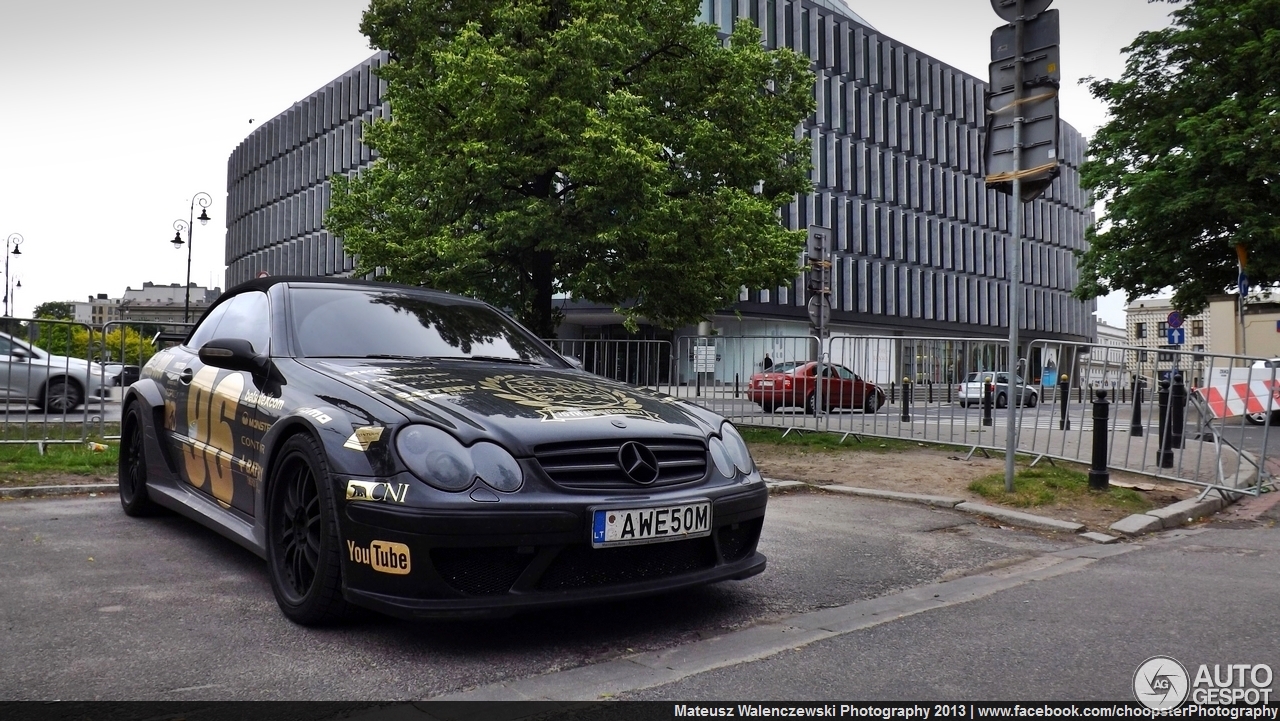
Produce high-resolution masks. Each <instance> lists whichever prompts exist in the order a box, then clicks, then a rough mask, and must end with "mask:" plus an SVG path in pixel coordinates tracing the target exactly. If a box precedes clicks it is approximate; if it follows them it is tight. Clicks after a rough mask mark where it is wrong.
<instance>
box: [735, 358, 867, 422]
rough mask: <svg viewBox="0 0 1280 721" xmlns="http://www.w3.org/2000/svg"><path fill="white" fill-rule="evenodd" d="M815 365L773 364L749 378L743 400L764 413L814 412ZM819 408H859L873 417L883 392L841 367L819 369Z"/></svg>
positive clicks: (823, 366) (815, 393)
mask: <svg viewBox="0 0 1280 721" xmlns="http://www.w3.org/2000/svg"><path fill="white" fill-rule="evenodd" d="M817 376H818V364H817V363H816V362H814V361H798V362H787V363H775V364H774V365H773V367H772V368H770V369H769V370H767V371H765V372H763V373H756V374H755V375H753V376H751V382H750V383H749V384H748V386H747V398H748V399H750V400H751V402H753V403H759V404H760V407H761V408H763V409H764V412H765V413H772V412H773V411H774V409H775V408H781V407H782V406H803V407H804V410H805V413H810V414H812V413H815V412H816V411H817V408H818V393H817V390H818V382H817V380H818V378H817ZM822 378H823V380H822V405H823V408H824V409H826V410H831V409H833V408H861V409H862V411H863V412H864V413H875V412H876V411H877V410H879V409H880V406H883V405H884V391H882V390H880V387H879V386H877V385H876V384H874V383H871V382H870V381H864V380H862V379H861V378H859V377H858V375H857V374H855V373H854V372H853V371H851V370H849V369H848V368H845V367H844V366H841V365H835V364H832V363H824V364H823V365H822Z"/></svg>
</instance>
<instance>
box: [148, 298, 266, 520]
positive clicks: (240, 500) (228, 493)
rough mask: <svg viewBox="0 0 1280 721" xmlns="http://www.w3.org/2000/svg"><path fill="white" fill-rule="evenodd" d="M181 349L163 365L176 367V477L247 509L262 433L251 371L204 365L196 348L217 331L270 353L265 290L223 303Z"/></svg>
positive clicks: (251, 500)
mask: <svg viewBox="0 0 1280 721" xmlns="http://www.w3.org/2000/svg"><path fill="white" fill-rule="evenodd" d="M214 312H216V313H218V315H217V317H215V316H214V313H213V312H211V313H210V315H209V317H207V318H206V319H205V321H204V322H203V323H201V325H200V327H199V328H197V329H196V332H195V333H193V334H192V335H191V338H190V339H189V340H188V341H187V343H186V345H184V346H183V347H182V348H181V349H180V351H179V352H180V355H179V356H178V360H177V362H175V363H172V364H171V365H170V368H171V369H173V371H174V372H176V373H177V374H178V389H179V390H178V393H177V396H176V399H175V400H176V405H177V408H176V416H177V419H176V420H177V422H176V426H177V429H176V433H175V435H174V439H175V441H176V444H177V446H178V448H179V450H180V453H181V462H180V467H181V469H182V471H181V473H182V477H183V480H185V481H186V482H187V483H189V484H191V486H192V487H194V488H195V489H197V490H199V491H200V492H202V493H204V494H206V495H209V496H211V497H212V498H213V499H214V500H216V501H217V502H218V503H220V504H222V505H223V506H226V507H231V508H235V509H236V510H238V511H241V512H243V513H246V514H248V515H253V513H254V489H255V487H256V486H257V480H258V470H259V461H258V458H259V457H260V453H259V451H260V449H261V447H262V432H261V430H259V427H260V423H259V421H258V409H257V402H256V399H257V396H258V393H257V392H255V391H256V387H255V381H254V378H253V377H252V375H251V374H250V373H247V372H245V371H232V370H227V369H224V368H216V367H214V366H209V365H205V364H204V363H203V362H201V361H200V356H199V349H200V347H201V346H203V345H204V344H205V343H207V342H209V341H211V340H214V339H221V338H241V339H245V340H248V341H249V342H250V343H251V344H253V347H254V350H255V351H260V352H269V351H270V348H269V339H270V314H269V312H268V304H267V298H266V294H265V293H262V292H259V291H250V292H245V293H241V294H239V295H237V296H236V297H234V298H232V299H230V300H228V301H227V302H225V303H222V304H221V305H219V306H218V307H217V308H215V309H214Z"/></svg>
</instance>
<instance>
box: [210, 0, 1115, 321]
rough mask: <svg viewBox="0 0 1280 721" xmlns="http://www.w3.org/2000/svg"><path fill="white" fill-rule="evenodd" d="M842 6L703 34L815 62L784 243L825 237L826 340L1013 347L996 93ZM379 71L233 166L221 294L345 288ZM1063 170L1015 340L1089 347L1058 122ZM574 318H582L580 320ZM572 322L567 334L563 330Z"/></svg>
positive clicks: (1034, 206)
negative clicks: (329, 284)
mask: <svg viewBox="0 0 1280 721" xmlns="http://www.w3.org/2000/svg"><path fill="white" fill-rule="evenodd" d="M843 8H844V6H843V4H841V3H839V2H835V1H834V0H820V1H819V2H811V1H810V0H704V2H703V3H702V6H701V12H700V18H699V19H700V21H701V22H706V23H709V24H713V25H715V26H717V27H718V28H720V30H721V31H722V32H725V33H727V32H728V31H729V29H731V28H732V26H733V23H734V22H739V21H741V22H753V23H756V24H758V25H759V26H761V27H762V29H763V30H764V33H763V34H764V41H765V43H766V44H767V45H769V46H770V47H775V46H777V45H785V46H786V47H790V48H794V49H797V50H800V51H802V52H804V53H806V54H807V55H808V57H810V58H811V59H812V61H813V64H812V68H813V70H814V73H815V75H816V82H815V83H814V89H813V92H814V99H815V101H816V109H815V111H814V113H813V115H811V116H810V117H809V118H807V119H806V120H805V121H804V122H802V123H801V125H800V126H799V127H798V128H797V133H799V134H800V135H801V136H802V137H804V138H805V139H806V140H808V141H809V144H810V148H811V153H812V161H813V170H812V173H811V179H812V181H813V185H814V190H813V192H812V193H810V194H808V195H805V196H803V197H799V198H797V199H796V201H795V202H793V203H791V204H790V205H788V206H786V207H784V208H783V209H782V212H781V214H780V217H781V222H782V223H783V224H784V225H786V226H787V227H789V228H793V229H803V228H807V227H808V226H810V225H823V226H826V227H829V228H831V230H832V235H833V237H834V252H835V257H834V258H833V260H834V262H833V272H832V280H833V288H832V291H833V298H834V300H835V304H836V309H835V311H834V312H833V313H832V322H833V325H834V326H835V327H837V328H839V329H843V331H844V332H886V331H902V332H906V333H909V334H930V335H940V334H948V335H965V336H977V337H983V336H986V337H993V338H995V337H1002V336H1006V335H1007V333H1008V330H1007V329H1008V322H1009V319H1008V317H1007V307H1008V305H1007V304H1008V294H1009V278H1008V275H1007V268H1008V265H1009V264H1008V260H1009V259H1008V258H1007V257H1006V256H1007V249H1008V247H1009V241H1010V238H1009V228H1010V219H1011V218H1010V203H1009V198H1008V196H1006V195H1002V194H999V193H996V192H995V191H992V190H988V189H987V188H986V185H985V183H984V181H983V176H982V169H981V158H982V151H983V142H984V137H983V131H982V130H983V122H984V107H983V103H984V92H985V89H986V84H985V83H984V82H983V81H982V80H979V79H978V78H975V77H973V76H970V75H966V74H964V73H962V72H960V71H958V70H956V69H954V68H952V67H950V66H948V65H946V64H944V63H942V62H940V61H938V60H937V59H935V58H933V57H930V56H929V55H926V54H924V53H922V52H919V51H917V50H915V49H913V48H910V47H907V46H906V45H903V44H902V43H899V42H897V41H896V40H893V39H892V38H889V37H886V36H884V35H881V34H879V33H878V32H876V31H875V30H874V29H873V28H871V27H869V26H867V25H866V24H865V23H864V22H862V21H861V19H860V18H858V17H857V16H856V15H854V14H853V13H852V12H851V11H847V10H842V9H843ZM385 61H386V56H385V54H379V55H376V56H374V57H372V58H370V59H369V60H368V61H366V62H365V63H363V64H361V65H360V66H358V67H356V68H354V69H352V70H351V71H350V72H348V73H346V74H345V75H343V76H342V77H341V78H338V79H336V80H334V81H333V82H332V83H330V84H329V85H327V86H326V87H325V88H323V89H321V90H319V91H317V92H316V93H314V94H312V95H311V96H310V97H309V98H307V99H306V100H303V101H301V102H299V103H297V104H295V105H294V107H293V108H291V109H290V110H288V111H286V112H284V113H282V114H281V115H279V116H277V117H276V118H273V119H272V120H271V121H269V122H267V123H264V124H263V125H262V126H261V127H259V128H258V129H257V130H256V131H255V132H254V133H253V134H252V135H250V136H249V137H248V138H247V139H246V140H245V141H244V142H243V143H242V144H241V145H240V147H238V148H237V149H236V150H235V152H233V153H232V155H231V159H230V161H229V163H228V208H229V210H230V213H229V216H230V220H229V226H228V232H227V246H226V248H227V250H226V253H227V266H228V267H227V284H228V285H229V286H230V285H234V284H235V283H238V282H241V281H244V280H247V279H250V278H252V277H254V276H255V275H256V274H257V273H258V272H259V271H264V270H265V271H267V272H269V273H272V274H273V275H274V274H285V273H289V274H300V275H342V274H346V273H349V272H350V271H351V270H352V268H353V267H354V259H353V258H352V257H351V256H349V255H346V254H345V253H344V252H343V250H342V244H341V242H340V240H339V239H337V238H334V237H333V236H332V235H330V234H328V233H327V232H326V231H325V230H324V229H323V227H322V220H323V215H324V210H325V208H327V207H328V200H329V183H328V180H327V178H328V177H329V175H331V174H333V173H349V172H352V171H354V170H358V169H359V168H361V167H363V166H365V165H367V164H368V163H369V162H371V161H372V159H373V158H372V155H371V153H370V152H369V149H368V148H366V147H365V146H364V145H363V144H361V143H360V133H361V127H362V125H363V123H364V122H368V121H371V120H372V119H373V118H374V117H388V116H389V112H390V110H389V107H388V106H387V104H386V103H385V102H384V101H383V100H382V90H383V86H382V84H381V83H380V82H379V81H378V79H377V77H376V76H375V75H373V74H372V70H373V69H375V68H376V67H378V66H379V65H381V64H382V63H383V62H385ZM1060 137H1061V147H1060V149H1059V150H1060V153H1061V157H1062V161H1063V162H1062V170H1061V173H1060V175H1059V177H1058V178H1057V179H1056V180H1055V181H1054V182H1053V184H1052V186H1051V187H1050V188H1049V190H1048V191H1047V192H1046V193H1045V194H1044V195H1043V196H1042V197H1041V198H1040V199H1037V200H1035V201H1033V202H1030V203H1025V204H1023V205H1022V213H1023V224H1024V228H1025V232H1024V240H1023V242H1022V244H1021V254H1022V258H1021V261H1022V278H1021V286H1020V287H1021V292H1022V301H1023V315H1022V318H1021V319H1020V321H1021V322H1020V326H1021V327H1022V328H1023V329H1025V330H1026V331H1028V336H1029V337H1038V338H1064V339H1087V338H1091V337H1093V334H1094V327H1093V323H1094V320H1093V316H1092V311H1093V308H1094V305H1093V303H1092V302H1081V301H1077V300H1075V299H1073V298H1071V297H1070V293H1071V290H1072V289H1073V288H1074V287H1075V286H1076V283H1077V281H1078V279H1079V273H1078V270H1077V267H1076V260H1075V255H1074V253H1075V252H1076V251H1079V250H1083V249H1084V248H1085V241H1084V231H1085V228H1086V227H1087V226H1088V225H1089V224H1091V223H1092V221H1093V217H1092V212H1091V210H1090V205H1091V203H1090V200H1089V198H1088V195H1087V194H1086V193H1085V192H1084V191H1083V190H1082V189H1081V188H1080V186H1079V174H1078V169H1079V165H1080V163H1081V162H1082V161H1083V158H1084V151H1085V144H1086V142H1085V139H1084V138H1083V137H1082V136H1081V135H1080V134H1079V133H1078V132H1076V130H1075V129H1074V128H1071V127H1070V126H1069V125H1067V124H1065V123H1063V124H1062V125H1061V128H1060ZM803 282H804V280H803V277H802V276H801V275H800V274H799V271H797V277H796V279H795V281H794V282H793V283H792V284H790V285H788V286H783V287H778V288H750V289H744V292H743V294H742V295H741V296H740V297H741V298H742V300H741V301H740V302H739V303H738V304H737V306H735V308H734V310H736V311H738V312H739V313H741V314H743V315H744V316H748V317H755V318H760V319H775V320H777V321H799V320H804V319H806V318H807V314H806V311H805V307H804V306H805V301H806V298H805V292H804V286H803ZM570 312H572V311H570ZM570 320H571V319H570Z"/></svg>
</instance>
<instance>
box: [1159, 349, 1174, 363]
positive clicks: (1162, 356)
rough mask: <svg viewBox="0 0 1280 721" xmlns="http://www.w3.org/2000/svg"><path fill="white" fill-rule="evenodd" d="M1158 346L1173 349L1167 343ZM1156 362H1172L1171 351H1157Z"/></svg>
mask: <svg viewBox="0 0 1280 721" xmlns="http://www.w3.org/2000/svg"><path fill="white" fill-rule="evenodd" d="M1160 347H1161V348H1168V349H1169V350H1172V349H1173V346H1168V345H1162V346H1160ZM1156 362H1157V363H1172V362H1173V353H1171V352H1169V351H1164V350H1162V351H1160V352H1159V353H1157V354H1156Z"/></svg>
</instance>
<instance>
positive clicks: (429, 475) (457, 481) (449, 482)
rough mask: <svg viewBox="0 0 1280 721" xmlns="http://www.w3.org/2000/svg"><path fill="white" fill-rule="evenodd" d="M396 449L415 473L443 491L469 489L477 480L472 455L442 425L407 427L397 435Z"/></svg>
mask: <svg viewBox="0 0 1280 721" xmlns="http://www.w3.org/2000/svg"><path fill="white" fill-rule="evenodd" d="M396 450H397V451H399V452H400V458H401V459H402V460H403V461H404V464H405V465H406V466H408V467H409V470H410V471H412V472H413V475H415V476H417V477H418V478H421V479H422V480H423V481H424V482H426V483H428V484H430V485H432V486H435V487H436V488H439V489H440V490H442V491H465V490H466V489H468V488H470V487H471V484H472V482H473V481H475V478H476V467H475V464H474V463H473V462H472V460H471V454H470V453H469V452H468V451H467V449H466V448H465V447H463V445H462V444H461V443H459V442H458V439H456V438H454V437H453V436H451V435H449V434H448V433H445V432H444V431H442V430H440V429H439V428H432V427H431V426H423V425H415V426H409V427H408V428H405V429H404V430H402V431H400V433H399V435H397V436H396Z"/></svg>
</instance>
